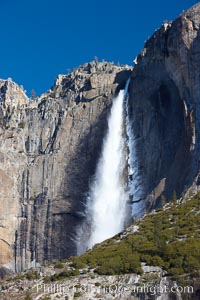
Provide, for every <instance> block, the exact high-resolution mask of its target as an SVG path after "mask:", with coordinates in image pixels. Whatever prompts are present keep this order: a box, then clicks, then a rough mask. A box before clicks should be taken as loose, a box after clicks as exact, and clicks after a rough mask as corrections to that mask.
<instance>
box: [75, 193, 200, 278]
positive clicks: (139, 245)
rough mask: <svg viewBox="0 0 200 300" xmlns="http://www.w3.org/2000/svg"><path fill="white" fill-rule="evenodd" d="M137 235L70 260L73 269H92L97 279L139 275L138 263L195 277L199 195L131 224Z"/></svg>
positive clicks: (199, 259)
mask: <svg viewBox="0 0 200 300" xmlns="http://www.w3.org/2000/svg"><path fill="white" fill-rule="evenodd" d="M135 225H137V226H138V227H139V229H138V231H137V232H134V233H128V234H127V235H125V236H124V237H123V235H122V237H121V234H119V235H117V236H115V237H114V238H113V239H110V240H107V241H105V242H103V243H102V244H99V245H96V246H95V247H94V248H93V249H92V250H88V251H87V252H86V253H85V254H84V255H82V256H80V257H72V258H71V260H72V261H73V267H74V268H75V269H81V268H82V269H83V268H84V267H86V266H87V267H89V269H95V270H94V271H95V272H97V273H98V274H100V275H114V274H124V273H137V274H142V272H143V271H142V268H141V263H142V262H144V263H146V264H147V265H151V266H160V267H162V268H163V269H164V270H166V272H167V273H168V275H170V276H172V277H176V276H179V275H182V274H189V275H191V276H199V272H200V194H198V195H196V196H195V197H193V198H192V199H190V200H187V201H184V202H182V203H177V201H174V203H173V202H171V204H170V205H166V206H165V207H164V209H159V210H157V211H156V212H153V213H150V214H148V215H146V216H145V217H143V219H141V220H138V221H136V222H135Z"/></svg>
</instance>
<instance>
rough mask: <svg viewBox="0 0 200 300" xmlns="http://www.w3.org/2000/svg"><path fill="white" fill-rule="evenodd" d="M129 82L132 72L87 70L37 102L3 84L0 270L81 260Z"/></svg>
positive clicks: (106, 67)
mask: <svg viewBox="0 0 200 300" xmlns="http://www.w3.org/2000/svg"><path fill="white" fill-rule="evenodd" d="M129 75H130V67H128V66H123V67H118V66H115V65H114V64H111V63H106V62H102V63H97V62H92V63H88V64H85V65H83V66H81V67H79V68H77V69H76V70H74V71H73V72H72V73H71V74H69V75H59V76H58V78H57V80H56V82H55V84H54V86H53V87H52V88H51V89H50V90H49V91H48V92H47V93H44V94H43V95H41V96H40V97H39V98H38V99H35V100H29V99H28V98H27V97H26V96H25V94H24V91H23V90H22V88H20V87H19V86H18V85H16V84H15V83H14V82H12V81H11V80H8V81H1V82H0V90H1V106H0V264H1V265H2V264H3V265H6V266H8V267H10V268H12V269H17V270H20V269H23V268H26V267H29V266H34V265H35V263H37V262H39V263H43V262H44V261H45V260H53V259H62V258H64V257H68V256H70V255H74V254H76V252H77V249H76V243H75V235H76V231H75V230H76V227H77V225H79V224H80V223H81V222H82V221H83V214H84V209H85V201H86V199H87V192H88V190H89V181H90V180H91V178H92V176H93V174H94V172H95V168H96V163H97V160H98V157H99V155H100V152H101V146H102V141H103V137H104V135H105V131H106V128H107V115H108V113H109V110H110V106H111V103H112V99H113V97H114V95H115V93H116V92H117V91H118V90H119V89H120V88H121V87H124V85H125V82H126V80H127V78H128V77H129Z"/></svg>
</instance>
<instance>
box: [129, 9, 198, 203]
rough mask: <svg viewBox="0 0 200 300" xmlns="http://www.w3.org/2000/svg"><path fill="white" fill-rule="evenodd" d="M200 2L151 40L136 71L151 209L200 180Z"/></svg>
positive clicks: (135, 101) (133, 94)
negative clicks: (161, 200)
mask: <svg viewBox="0 0 200 300" xmlns="http://www.w3.org/2000/svg"><path fill="white" fill-rule="evenodd" d="M199 25H200V4H197V5H195V6H194V7H192V8H191V9H189V10H188V11H186V12H184V13H183V14H182V15H181V16H180V17H178V18H177V19H176V20H175V21H174V22H172V23H169V24H164V25H163V26H162V27H161V28H160V29H159V30H158V31H156V32H155V33H154V34H153V36H152V37H151V38H150V39H149V40H148V41H147V42H146V44H145V48H144V49H143V51H142V52H141V54H140V55H139V56H138V57H137V60H136V65H135V67H134V69H133V72H132V75H131V83H130V97H129V117H130V120H131V128H132V136H133V137H134V139H135V143H134V144H135V147H136V150H135V151H136V160H137V164H138V169H137V172H138V178H139V180H140V183H141V187H140V192H138V195H135V200H141V201H145V200H147V202H146V206H147V207H148V208H152V207H154V206H155V205H158V204H159V200H160V198H161V195H164V196H165V197H166V198H167V199H170V197H171V196H172V194H173V192H174V191H176V192H177V194H178V195H179V196H180V195H181V193H182V192H184V191H186V190H187V189H188V188H189V187H190V186H191V185H192V184H193V183H194V182H196V183H197V184H198V176H197V175H198V170H199V154H198V153H199V146H200V141H199V133H200V131H199V128H200V127H199V122H200V88H199V80H200V54H199V49H200V30H199ZM195 185H196V184H195Z"/></svg>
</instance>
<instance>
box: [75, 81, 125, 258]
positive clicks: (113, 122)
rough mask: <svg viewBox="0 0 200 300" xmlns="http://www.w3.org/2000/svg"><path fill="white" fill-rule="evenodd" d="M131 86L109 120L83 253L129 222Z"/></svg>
mask: <svg viewBox="0 0 200 300" xmlns="http://www.w3.org/2000/svg"><path fill="white" fill-rule="evenodd" d="M128 84H129V82H127V84H126V87H125V89H124V90H121V91H120V92H119V94H118V96H117V97H116V98H115V99H114V100H113V105H112V108H111V113H110V117H109V119H108V132H107V135H106V137H105V140H104V142H103V149H102V154H101V157H100V159H99V162H98V165H97V170H96V174H95V179H94V182H93V184H92V185H91V188H90V193H89V196H88V201H87V207H86V216H87V221H86V222H87V223H88V224H89V225H88V226H89V227H90V231H91V232H90V236H89V238H88V239H87V242H86V244H85V247H83V242H82V243H81V242H80V241H79V246H78V248H79V252H80V253H81V252H83V251H84V250H85V249H86V248H91V247H92V246H93V245H94V244H96V243H100V242H102V241H103V240H106V239H108V238H110V237H112V236H114V235H115V234H117V233H119V232H120V231H122V230H123V229H124V225H125V222H126V220H127V202H128V194H127V192H126V188H127V176H125V173H126V168H127V144H126V132H125V127H124V125H125V118H124V100H125V98H126V95H127V89H128ZM125 177H126V178H125ZM84 231H85V230H83V229H82V233H79V235H82V234H83V235H84V234H85V232H84ZM82 238H83V237H82ZM84 239H85V238H84ZM80 244H82V250H80ZM83 248H85V249H83Z"/></svg>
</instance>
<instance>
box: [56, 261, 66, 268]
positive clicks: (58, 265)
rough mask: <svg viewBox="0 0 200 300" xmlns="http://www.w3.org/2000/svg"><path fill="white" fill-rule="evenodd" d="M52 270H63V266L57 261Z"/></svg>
mask: <svg viewBox="0 0 200 300" xmlns="http://www.w3.org/2000/svg"><path fill="white" fill-rule="evenodd" d="M54 268H57V269H63V268H64V264H63V263H62V262H60V261H58V262H57V263H56V264H55V265H54Z"/></svg>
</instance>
